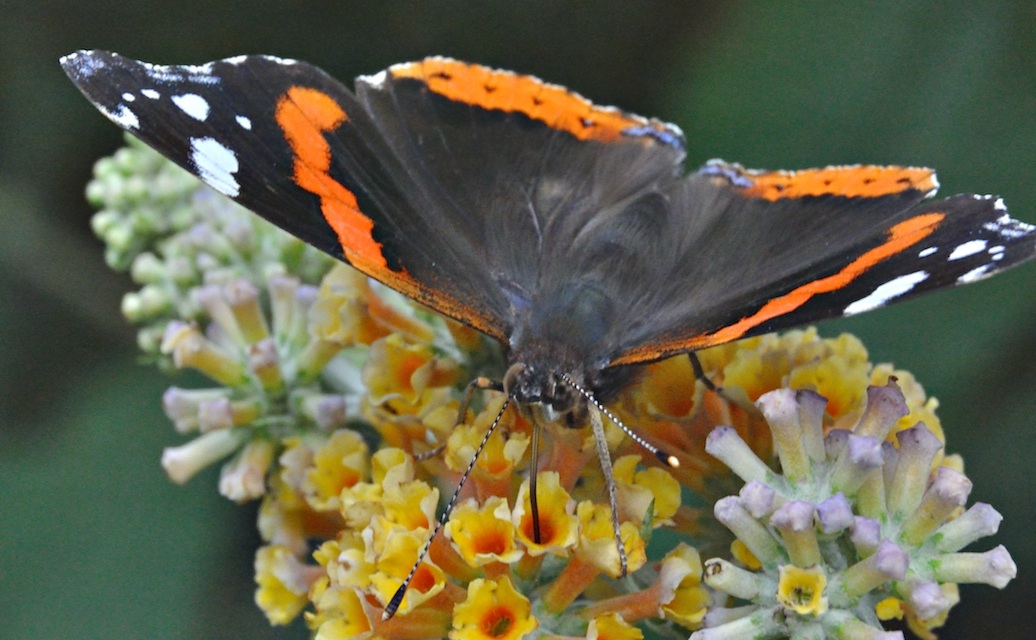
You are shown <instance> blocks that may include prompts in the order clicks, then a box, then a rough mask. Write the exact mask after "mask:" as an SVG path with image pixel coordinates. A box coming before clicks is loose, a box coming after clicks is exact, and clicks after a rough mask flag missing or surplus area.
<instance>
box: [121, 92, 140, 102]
mask: <svg viewBox="0 0 1036 640" xmlns="http://www.w3.org/2000/svg"><path fill="white" fill-rule="evenodd" d="M122 99H123V100H125V101H126V102H133V101H134V100H136V99H137V96H135V95H133V94H132V93H124V94H122Z"/></svg>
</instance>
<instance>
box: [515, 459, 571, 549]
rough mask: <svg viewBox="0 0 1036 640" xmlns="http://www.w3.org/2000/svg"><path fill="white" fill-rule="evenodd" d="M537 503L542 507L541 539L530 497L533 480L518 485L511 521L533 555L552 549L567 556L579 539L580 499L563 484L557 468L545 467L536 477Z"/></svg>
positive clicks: (518, 536)
mask: <svg viewBox="0 0 1036 640" xmlns="http://www.w3.org/2000/svg"><path fill="white" fill-rule="evenodd" d="M536 485H537V486H536V496H537V507H538V508H539V511H538V514H539V525H540V529H539V535H540V537H539V542H537V541H536V537H535V533H536V532H535V530H534V527H533V518H532V504H531V501H530V500H529V481H528V480H526V481H525V482H523V483H522V485H521V487H519V489H518V497H517V499H516V500H515V507H514V511H513V512H512V513H511V521H512V522H513V523H514V527H515V534H516V536H517V538H518V540H519V541H521V543H522V545H523V546H524V547H525V549H526V553H528V554H529V556H532V557H538V556H542V555H544V554H547V553H550V554H553V555H556V556H562V557H564V556H567V555H568V554H569V552H570V550H571V549H572V548H573V547H574V546H575V544H576V542H577V541H578V540H579V518H577V517H576V515H575V508H576V503H575V501H574V500H572V497H571V496H570V495H569V494H568V492H567V491H565V488H564V487H562V486H561V483H560V479H559V477H558V474H557V472H556V471H541V472H540V473H539V474H538V476H537V478H536Z"/></svg>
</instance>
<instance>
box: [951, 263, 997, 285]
mask: <svg viewBox="0 0 1036 640" xmlns="http://www.w3.org/2000/svg"><path fill="white" fill-rule="evenodd" d="M990 266H991V265H988V264H984V265H982V266H981V267H976V268H974V269H972V270H971V271H969V272H967V273H965V274H964V275H962V276H961V277H959V278H957V282H958V283H960V284H967V283H969V282H974V281H976V280H981V279H982V278H983V277H984V276H985V275H986V272H987V271H989V269H990Z"/></svg>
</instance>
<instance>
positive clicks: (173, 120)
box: [61, 51, 1036, 544]
mask: <svg viewBox="0 0 1036 640" xmlns="http://www.w3.org/2000/svg"><path fill="white" fill-rule="evenodd" d="M61 64H62V66H63V67H64V70H65V72H66V73H67V74H68V75H69V77H70V78H71V79H72V81H73V82H74V83H75V84H76V86H77V87H78V88H79V89H80V90H81V91H82V92H83V94H85V96H86V97H87V98H88V99H89V100H90V102H92V103H93V104H94V105H95V106H96V107H97V108H98V109H99V110H100V111H101V112H102V113H103V114H104V115H105V116H107V117H108V118H109V119H111V120H112V121H113V122H115V123H116V124H118V125H119V126H121V127H122V128H123V129H125V130H127V131H129V132H130V133H132V134H133V135H135V136H136V137H138V138H140V139H141V140H143V141H144V142H146V143H148V144H149V145H151V146H152V147H154V148H155V149H157V150H158V151H159V152H161V153H162V154H164V155H165V156H167V157H168V158H170V159H171V160H173V161H174V162H176V163H177V164H179V165H180V166H182V167H184V168H186V169H187V170H188V171H190V172H191V173H193V174H195V175H196V176H198V177H199V178H201V180H202V181H204V182H205V183H207V184H209V185H210V186H211V187H213V188H214V189H216V190H217V191H219V192H221V193H223V194H224V195H226V196H228V197H230V198H233V199H234V200H236V201H237V202H239V203H241V204H242V205H244V206H245V207H247V208H249V209H251V210H253V211H255V212H256V213H258V214H259V215H261V216H262V217H264V218H266V219H268V220H270V221H271V222H273V223H275V224H277V225H278V226H280V227H282V228H284V229H285V230H287V231H288V232H290V233H292V234H294V235H296V236H298V237H299V238H301V239H303V240H305V241H306V242H308V243H310V244H312V245H314V246H315V247H317V248H318V249H321V250H323V251H325V252H327V253H329V254H331V255H332V256H334V257H336V258H339V259H341V260H343V261H345V262H347V263H349V264H351V265H352V266H354V267H356V268H357V269H359V270H360V271H362V272H364V273H365V274H367V275H369V276H371V277H373V278H375V279H376V280H379V281H381V282H382V283H384V284H386V285H388V286H389V287H392V288H393V289H396V290H398V291H400V292H402V293H403V294H406V295H407V296H410V297H411V298H413V299H414V300H416V301H418V302H421V303H423V304H424V305H427V306H428V307H431V308H432V309H434V310H436V311H438V312H440V313H442V314H444V315H446V316H449V317H451V318H454V319H456V320H459V321H461V322H463V323H465V324H468V325H470V326H471V327H474V328H475V329H478V330H479V331H482V332H484V333H485V334H487V335H489V336H492V337H493V338H496V339H497V340H499V341H501V342H502V343H504V344H505V345H506V347H507V349H508V353H509V356H508V358H509V365H510V366H509V369H508V371H507V373H506V375H505V376H504V378H503V382H502V385H500V386H502V389H503V390H504V391H505V392H506V394H507V397H508V399H509V401H513V402H514V403H516V404H518V405H519V406H533V405H535V406H540V407H545V408H547V409H549V410H550V413H551V414H552V415H559V416H566V415H567V416H570V417H571V416H575V417H576V419H575V420H574V422H575V423H579V424H582V423H584V420H583V418H584V417H585V413H586V411H587V407H588V403H590V405H591V406H592V407H597V408H598V409H601V408H603V407H602V405H601V404H600V402H601V401H606V400H607V399H609V398H611V397H613V396H614V395H615V393H616V392H617V391H619V390H621V389H622V388H623V386H624V385H626V384H628V383H629V381H630V380H631V377H632V376H633V375H634V370H635V367H634V366H633V365H637V364H641V363H648V362H651V361H654V360H658V359H661V358H664V357H667V356H670V355H674V354H679V353H685V352H693V351H694V350H697V349H701V348H704V347H709V346H713V345H718V344H722V343H725V342H729V341H732V340H736V339H739V338H745V337H748V336H753V335H757V334H762V333H768V332H772V331H774V330H778V329H784V328H788V327H794V326H798V325H803V324H806V323H811V322H815V321H819V320H823V319H825V318H832V317H837V316H849V315H854V314H857V313H862V312H865V311H869V310H872V309H876V308H878V307H881V306H884V305H886V304H888V303H890V302H893V301H898V300H905V299H909V298H912V297H914V296H916V295H919V294H921V293H925V292H928V291H933V290H937V289H942V288H945V287H950V286H954V285H958V284H965V283H969V282H973V281H976V280H980V279H983V278H985V277H988V276H990V275H992V274H994V273H997V272H999V271H1002V270H1004V269H1006V268H1008V267H1011V266H1013V265H1016V264H1018V263H1020V262H1023V261H1026V260H1029V259H1030V258H1032V257H1033V255H1034V254H1036V230H1034V227H1032V226H1031V225H1028V224H1025V223H1023V222H1020V221H1017V220H1014V219H1012V218H1011V217H1009V215H1008V213H1007V209H1006V207H1005V205H1004V203H1003V201H1002V200H1001V199H1000V198H998V197H995V196H984V195H971V194H962V195H956V196H952V197H950V198H946V199H941V200H935V199H932V196H933V195H934V194H935V192H936V189H937V188H938V182H937V180H936V175H935V172H934V171H933V170H931V169H927V168H920V167H900V166H869V165H856V166H836V167H826V168H818V169H807V170H801V171H758V170H750V169H745V168H743V167H742V166H740V165H738V164H733V163H727V162H723V161H720V160H711V161H709V162H706V163H705V164H704V165H703V166H701V167H700V168H698V169H696V170H694V171H687V170H686V169H685V166H684V161H685V156H686V151H685V141H684V137H683V134H682V133H681V131H680V129H679V128H678V127H676V126H675V125H672V124H667V123H664V122H661V121H659V120H655V119H649V118H644V117H641V116H638V115H634V114H631V113H627V112H624V111H621V110H619V109H616V108H612V107H603V106H598V105H595V104H593V103H591V102H590V101H588V100H587V99H585V98H583V97H582V96H580V95H578V94H576V93H574V92H572V91H569V90H568V89H565V88H564V87H561V86H557V85H553V84H549V83H546V82H543V81H541V80H539V79H537V78H535V77H532V76H528V75H519V74H515V73H512V72H509V71H501V70H496V69H490V68H487V67H484V66H480V65H476V64H469V63H465V62H460V61H457V60H452V59H447V58H438V57H433V58H426V59H424V60H421V61H417V62H410V63H405V64H397V65H394V66H391V67H389V68H388V69H386V70H384V71H381V72H379V73H376V74H374V75H369V76H361V77H359V78H357V79H356V81H355V84H354V86H353V88H352V89H350V88H348V87H347V86H345V85H343V84H342V83H340V82H338V81H337V80H335V79H333V78H332V77H330V76H329V75H327V74H326V73H324V72H323V71H321V70H320V69H318V68H316V67H314V66H311V65H309V64H306V63H303V62H299V61H295V60H289V59H281V58H275V57H271V56H239V57H234V58H228V59H225V60H220V61H215V62H210V63H207V64H203V65H196V66H161V65H153V64H148V63H144V62H139V61H136V60H132V59H129V58H125V57H122V56H119V55H117V54H114V53H108V52H103V51H79V52H77V53H73V54H70V55H68V56H66V57H64V58H63V59H62V61H61ZM598 420H599V416H598ZM603 456H604V457H606V456H607V449H606V447H605V451H604V454H603ZM604 457H602V462H603V461H604ZM613 512H614V510H613ZM620 544H621V541H620Z"/></svg>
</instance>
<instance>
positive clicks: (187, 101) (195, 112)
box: [173, 93, 209, 122]
mask: <svg viewBox="0 0 1036 640" xmlns="http://www.w3.org/2000/svg"><path fill="white" fill-rule="evenodd" d="M173 104H175V105H176V106H178V107H180V111H183V112H184V113H186V114H187V115H189V116H191V117H192V118H194V119H195V120H198V121H199V122H205V119H206V118H208V117H209V103H208V102H207V101H206V100H205V98H203V97H201V96H199V95H198V94H196V93H185V94H183V95H179V96H173Z"/></svg>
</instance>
